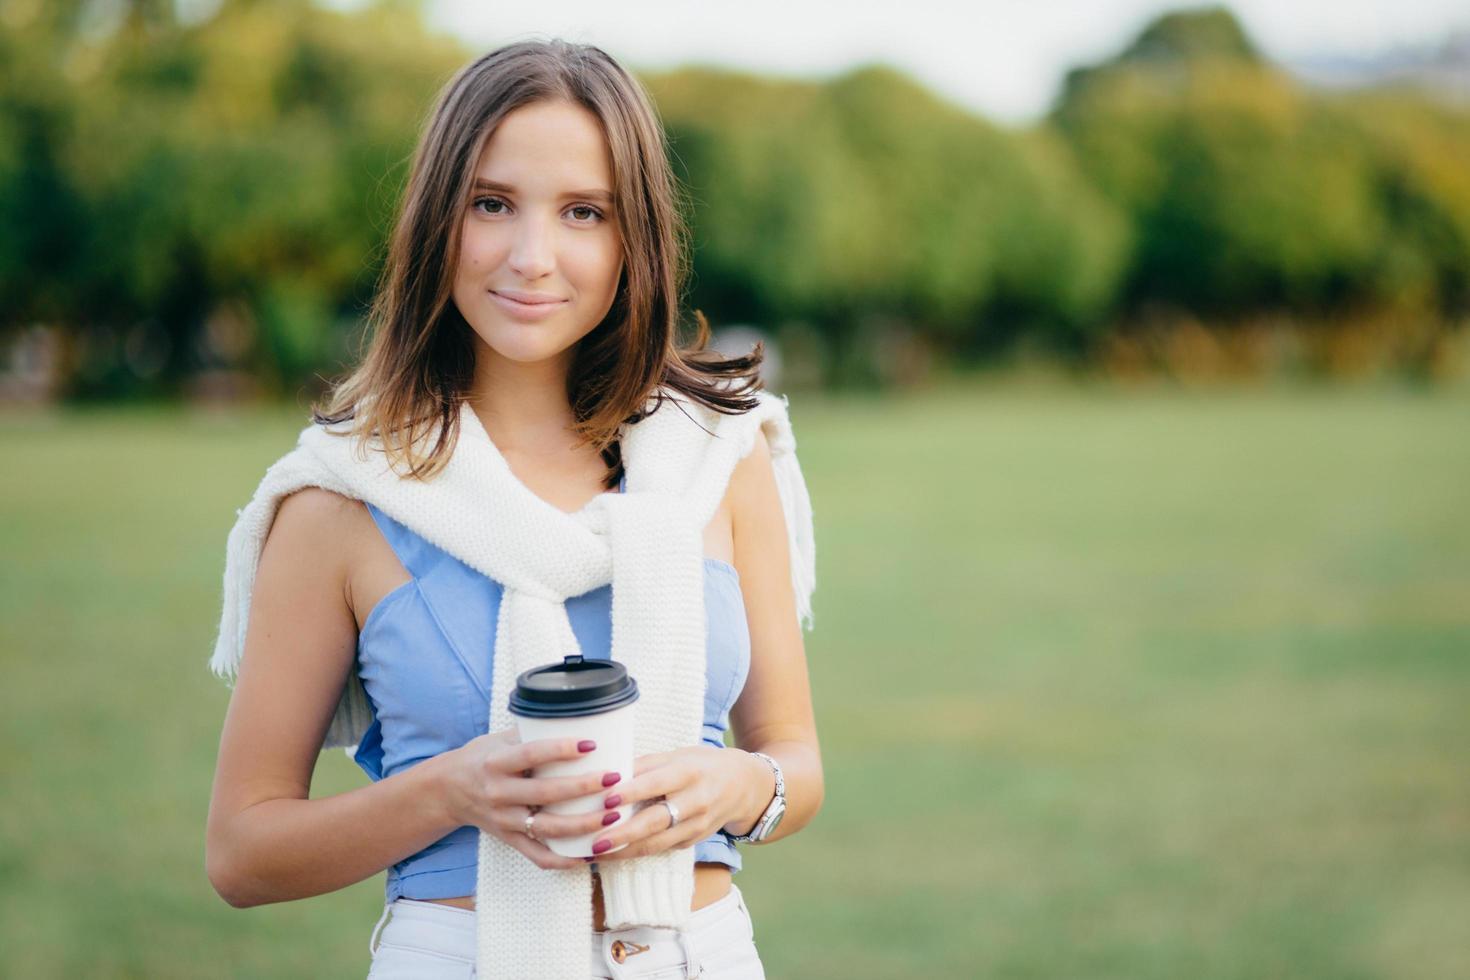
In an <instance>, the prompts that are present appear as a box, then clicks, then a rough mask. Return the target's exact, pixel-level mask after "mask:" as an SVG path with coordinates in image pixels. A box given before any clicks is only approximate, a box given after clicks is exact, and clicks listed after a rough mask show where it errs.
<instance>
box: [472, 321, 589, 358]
mask: <svg viewBox="0 0 1470 980" xmlns="http://www.w3.org/2000/svg"><path fill="white" fill-rule="evenodd" d="M534 330H535V327H534V326H532V328H531V329H530V330H525V329H523V327H522V325H520V324H512V325H508V326H507V327H505V328H502V329H497V330H494V331H490V332H489V334H490V335H489V336H487V335H486V334H485V333H482V332H480V331H476V333H477V334H479V339H480V343H482V344H484V345H485V346H486V347H488V348H490V350H492V351H494V352H495V354H496V356H498V357H500V358H502V359H503V360H507V361H514V362H515V363H517V364H537V363H540V362H541V361H549V360H552V359H554V358H557V357H560V356H561V355H562V354H564V353H566V351H567V348H569V347H570V346H571V343H561V341H562V340H563V339H564V338H561V337H554V338H553V337H550V336H547V335H546V334H542V335H540V336H537V335H536V334H535V333H534Z"/></svg>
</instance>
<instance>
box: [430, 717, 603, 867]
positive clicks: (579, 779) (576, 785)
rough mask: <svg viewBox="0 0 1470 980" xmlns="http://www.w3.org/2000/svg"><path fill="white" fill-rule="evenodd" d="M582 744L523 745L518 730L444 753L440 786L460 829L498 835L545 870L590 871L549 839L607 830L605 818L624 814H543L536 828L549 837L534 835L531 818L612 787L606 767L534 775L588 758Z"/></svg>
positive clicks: (540, 741)
mask: <svg viewBox="0 0 1470 980" xmlns="http://www.w3.org/2000/svg"><path fill="white" fill-rule="evenodd" d="M578 742H579V740H578V739H575V738H542V739H536V740H534V741H530V742H522V741H520V737H519V734H518V733H517V731H516V729H515V727H514V726H512V727H510V728H507V729H503V730H502V731H499V732H494V733H491V734H488V735H481V736H479V737H477V738H473V739H471V740H470V741H468V742H466V743H465V744H464V745H462V746H460V747H459V748H457V749H452V750H450V751H449V752H445V753H443V755H442V756H440V758H441V759H442V760H443V762H442V763H441V765H442V774H441V779H440V786H441V792H442V797H443V801H444V805H445V807H446V808H447V810H448V813H449V816H450V818H451V819H452V820H453V821H454V824H455V826H460V827H464V826H475V827H478V828H480V830H481V832H487V833H491V834H494V835H495V836H496V837H498V838H500V839H501V840H503V841H505V842H506V843H507V844H509V845H510V846H511V847H514V848H515V849H516V850H518V851H520V852H521V853H522V854H524V855H525V856H526V857H528V858H530V859H531V861H532V862H534V863H535V865H536V866H537V867H539V868H546V869H548V870H550V869H557V868H559V869H566V868H581V867H585V866H586V864H587V860H586V859H583V858H569V857H563V856H562V855H560V854H557V853H556V852H555V851H553V850H552V849H551V848H549V847H547V846H546V845H545V844H543V843H542V842H541V841H542V840H545V839H546V838H548V837H575V836H577V835H580V834H590V833H594V832H595V831H598V830H601V829H602V828H603V827H604V826H607V824H604V823H603V820H604V819H605V818H606V816H607V815H608V814H610V813H611V814H614V815H615V814H616V813H617V810H615V809H599V810H596V811H594V812H592V813H586V814H581V815H578V816H561V815H558V814H554V813H547V812H545V811H544V810H537V812H536V820H535V822H534V827H533V829H534V830H535V833H536V837H538V838H540V839H541V840H535V839H533V838H531V837H529V836H527V835H526V815H527V814H528V813H530V812H531V808H532V807H543V806H545V805H547V804H548V803H556V802H558V801H561V800H571V799H576V798H577V797H579V796H588V795H590V794H592V793H601V792H603V791H605V790H606V789H607V787H608V786H610V785H612V783H604V781H603V780H604V778H606V777H607V776H608V774H607V773H605V772H602V771H601V770H599V771H596V772H590V773H586V774H584V775H580V776H543V777H540V778H535V777H532V776H531V770H532V769H534V768H535V767H536V766H539V765H541V764H543V763H546V762H554V761H557V760H560V759H575V758H577V757H579V756H581V755H583V754H585V753H584V752H583V751H582V750H580V749H579V748H578ZM582 744H584V745H587V744H590V743H588V742H585V741H583V742H582ZM586 751H591V749H588V750H586ZM612 775H614V776H616V775H617V774H616V773H614V774H612Z"/></svg>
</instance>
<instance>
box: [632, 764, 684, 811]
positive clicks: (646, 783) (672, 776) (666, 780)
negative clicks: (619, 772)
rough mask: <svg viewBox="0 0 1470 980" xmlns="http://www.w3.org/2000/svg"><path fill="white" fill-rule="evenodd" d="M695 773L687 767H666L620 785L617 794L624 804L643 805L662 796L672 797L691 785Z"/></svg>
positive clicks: (652, 770)
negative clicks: (645, 801)
mask: <svg viewBox="0 0 1470 980" xmlns="http://www.w3.org/2000/svg"><path fill="white" fill-rule="evenodd" d="M692 776H693V772H692V770H691V769H689V767H687V766H681V765H666V766H659V767H657V768H656V769H650V770H649V771H648V772H646V773H643V774H642V775H639V776H634V777H633V779H632V780H631V781H629V782H628V783H626V784H619V786H618V789H617V792H618V794H619V795H620V796H622V798H623V802H624V803H642V802H643V801H644V800H654V799H657V798H658V797H660V796H672V795H674V793H676V792H678V791H679V790H682V789H683V788H684V787H686V786H688V785H689V782H690V779H691V778H692Z"/></svg>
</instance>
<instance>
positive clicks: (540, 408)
mask: <svg viewBox="0 0 1470 980" xmlns="http://www.w3.org/2000/svg"><path fill="white" fill-rule="evenodd" d="M568 363H569V361H568V360H567V359H566V358H560V357H558V358H549V359H547V360H545V361H538V362H535V363H531V364H524V363H519V362H516V361H510V360H506V359H505V358H503V357H499V356H497V355H495V354H493V353H489V354H487V352H486V351H484V350H481V351H480V357H479V358H478V359H477V360H476V363H475V383H474V388H473V389H472V390H471V392H470V394H469V396H468V401H469V405H470V408H471V409H473V410H474V412H475V414H476V415H478V416H479V418H480V424H481V425H483V426H484V427H485V433H486V434H487V435H488V436H490V438H491V439H492V440H493V441H494V443H495V445H496V447H497V448H498V449H499V450H500V451H501V452H502V453H518V454H522V455H530V456H542V455H560V454H562V453H565V452H566V450H567V449H569V448H572V447H574V446H575V444H576V442H577V438H576V436H575V435H574V433H573V423H574V422H575V416H574V415H573V413H572V405H571V402H570V401H569V400H568V399H567V390H566V372H567V365H568Z"/></svg>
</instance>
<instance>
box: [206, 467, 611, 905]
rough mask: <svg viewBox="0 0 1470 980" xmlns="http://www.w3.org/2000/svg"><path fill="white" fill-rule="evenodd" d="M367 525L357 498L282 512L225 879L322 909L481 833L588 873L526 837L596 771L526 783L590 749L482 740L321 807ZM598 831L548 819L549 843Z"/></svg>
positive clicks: (249, 646) (209, 864)
mask: <svg viewBox="0 0 1470 980" xmlns="http://www.w3.org/2000/svg"><path fill="white" fill-rule="evenodd" d="M361 519H368V520H370V519H371V518H367V514H366V511H365V510H363V509H362V507H361V505H360V504H358V503H356V502H355V501H349V500H347V499H346V498H343V497H341V496H338V495H337V494H334V493H331V492H329V491H326V490H320V489H316V488H309V489H305V490H301V491H299V492H297V493H294V494H292V495H290V496H289V497H287V498H286V499H285V500H284V501H283V502H282V503H281V506H280V509H279V511H278V513H277V515H276V519H275V523H274V524H273V525H272V527H271V531H270V534H269V536H268V537H267V539H266V544H265V548H264V550H263V552H262V553H261V559H260V567H259V569H258V570H257V572H256V577H255V583H254V590H253V593H252V596H251V610H250V621H249V627H248V631H247V635H246V640H245V651H244V654H243V656H242V658H241V666H240V674H239V678H238V680H237V681H236V684H235V688H234V691H233V693H232V695H231V698H230V705H229V709H228V711H227V712H226V715H225V722H224V730H223V732H222V734H221V736H220V748H219V759H218V763H217V766H216V769H215V778H214V788H213V791H212V794H211V797H210V803H209V818H208V825H207V829H206V840H205V864H206V869H207V872H208V875H209V880H210V883H211V884H212V885H213V886H214V889H215V891H216V892H218V893H219V895H220V897H222V898H223V899H225V901H227V902H229V903H230V904H231V905H233V906H236V907H238V908H245V907H249V906H253V905H264V904H268V903H272V902H286V901H291V900H294V899H298V898H308V897H310V896H313V895H321V894H324V893H326V892H331V891H335V890H337V889H340V888H344V887H346V886H348V885H352V884H355V883H357V882H359V881H362V880H363V879H365V878H369V877H371V876H373V875H375V874H377V873H378V872H380V871H382V870H383V869H385V868H387V867H388V866H389V865H391V864H394V863H395V862H398V861H401V860H403V859H404V858H406V857H408V856H409V855H411V854H415V853H417V852H418V851H420V850H422V849H423V848H424V847H427V846H428V845H429V844H431V843H433V842H434V841H436V840H438V839H440V838H441V837H443V836H444V835H446V834H448V833H450V832H451V831H453V830H455V829H456V828H458V827H462V826H466V825H475V826H479V827H481V829H488V830H491V831H492V832H494V833H496V834H497V835H498V836H502V837H503V838H506V839H507V842H508V843H511V844H512V845H513V846H515V847H516V848H517V849H519V850H521V851H522V852H523V853H525V854H526V855H527V856H528V857H531V858H532V860H534V861H536V863H537V864H538V865H540V866H542V867H575V866H577V864H578V862H575V861H572V860H570V859H566V858H562V857H560V856H559V855H556V854H554V853H552V852H551V851H550V850H549V849H547V848H546V847H545V846H544V845H542V844H540V843H538V842H536V841H532V840H531V839H530V838H528V837H526V836H525V835H524V834H520V833H517V832H515V827H516V820H517V819H518V817H523V816H524V813H525V812H526V811H525V808H524V807H522V806H520V805H519V804H520V803H521V802H523V801H525V800H534V801H535V802H545V801H549V800H551V799H563V798H570V797H572V796H577V795H581V794H584V793H588V792H594V791H596V790H598V789H600V788H601V782H600V778H599V777H598V776H596V775H594V776H592V777H568V778H566V779H562V780H558V779H530V778H526V777H524V776H523V775H522V771H523V770H525V769H528V768H530V767H531V766H532V765H533V764H535V763H536V762H541V761H547V760H549V759H551V758H566V757H569V756H575V755H576V754H577V749H576V745H575V743H571V744H570V745H568V744H560V743H559V744H554V745H553V744H551V743H552V740H540V741H538V742H528V743H525V744H524V745H517V744H516V743H515V741H514V733H513V731H512V732H510V733H497V734H496V735H482V736H480V737H479V738H476V739H473V740H472V741H470V742H469V743H467V744H466V745H464V746H461V747H460V748H459V749H456V750H453V751H449V752H444V753H441V754H440V755H437V756H435V757H433V758H431V759H427V760H425V761H424V762H421V763H419V764H418V765H416V766H414V767H412V768H410V769H406V770H404V771H402V772H399V773H395V774H393V775H391V776H388V777H386V778H384V779H382V780H380V781H378V782H375V783H372V784H370V785H367V786H363V787H361V788H358V789H354V790H350V791H349V792H346V793H340V794H337V795H335V796H330V797H325V798H323V799H317V800H312V799H308V796H309V792H310V789H311V777H312V773H313V771H314V769H315V767H316V760H317V756H318V754H319V752H320V750H321V744H322V739H323V738H324V736H325V735H326V731H327V726H328V725H329V724H330V722H331V718H332V713H333V711H334V710H335V708H336V705H337V700H338V697H339V696H340V694H341V691H342V687H343V684H344V683H345V682H346V679H347V675H348V671H350V670H352V669H354V663H355V659H356V648H357V620H356V618H355V617H354V614H353V610H352V606H351V604H350V601H349V599H348V594H349V589H348V582H349V576H348V569H349V566H350V564H351V562H352V560H353V557H354V556H353V555H352V553H351V551H350V549H351V542H352V541H353V540H361V538H355V537H354V535H353V533H352V529H353V524H352V522H353V521H356V520H361ZM531 784H536V785H534V786H532V785H531ZM573 820H577V822H576V823H575V824H574V823H567V824H566V827H565V829H559V828H561V823H560V822H559V821H573ZM596 826H600V823H590V824H589V821H588V820H587V819H584V818H570V817H566V818H553V817H551V816H550V815H548V816H545V817H542V818H540V820H539V821H538V829H540V830H541V831H542V832H543V833H545V834H547V835H548V836H551V835H559V834H568V835H569V834H572V833H586V832H588V831H590V830H591V829H593V827H596Z"/></svg>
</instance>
